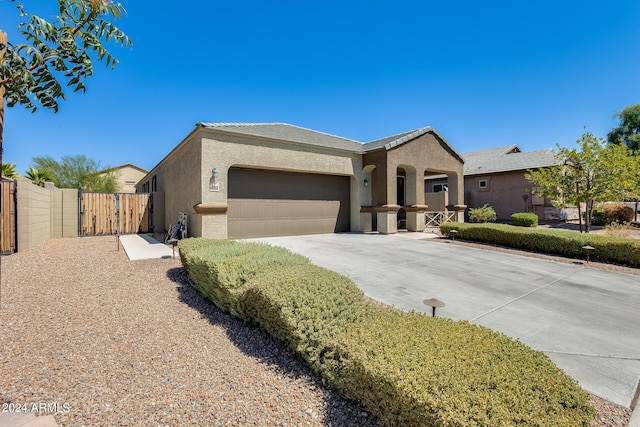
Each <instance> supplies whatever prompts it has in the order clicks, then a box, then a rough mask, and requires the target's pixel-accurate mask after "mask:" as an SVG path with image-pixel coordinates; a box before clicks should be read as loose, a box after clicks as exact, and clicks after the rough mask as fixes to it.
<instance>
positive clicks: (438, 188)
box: [433, 184, 449, 193]
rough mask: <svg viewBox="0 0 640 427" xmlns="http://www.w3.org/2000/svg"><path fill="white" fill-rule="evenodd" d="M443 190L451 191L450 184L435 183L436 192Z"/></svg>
mask: <svg viewBox="0 0 640 427" xmlns="http://www.w3.org/2000/svg"><path fill="white" fill-rule="evenodd" d="M442 191H449V186H448V185H447V184H433V192H434V193H440V192H442Z"/></svg>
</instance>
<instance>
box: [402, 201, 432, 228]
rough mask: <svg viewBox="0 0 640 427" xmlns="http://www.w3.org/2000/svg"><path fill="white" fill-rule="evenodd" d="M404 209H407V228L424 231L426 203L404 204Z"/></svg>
mask: <svg viewBox="0 0 640 427" xmlns="http://www.w3.org/2000/svg"><path fill="white" fill-rule="evenodd" d="M404 210H405V211H407V230H408V231H424V229H425V212H426V211H427V205H411V206H405V207H404Z"/></svg>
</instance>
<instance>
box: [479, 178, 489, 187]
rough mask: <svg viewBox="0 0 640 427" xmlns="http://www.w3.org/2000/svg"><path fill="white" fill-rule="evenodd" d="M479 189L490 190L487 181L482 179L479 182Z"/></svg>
mask: <svg viewBox="0 0 640 427" xmlns="http://www.w3.org/2000/svg"><path fill="white" fill-rule="evenodd" d="M478 188H482V189H485V188H489V183H488V182H487V180H486V179H481V180H480V181H478Z"/></svg>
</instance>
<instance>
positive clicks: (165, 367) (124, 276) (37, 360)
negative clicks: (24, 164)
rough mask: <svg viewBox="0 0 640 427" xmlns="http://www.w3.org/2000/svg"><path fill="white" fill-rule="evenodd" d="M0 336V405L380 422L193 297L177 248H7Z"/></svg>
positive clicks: (219, 422) (80, 421)
mask: <svg viewBox="0 0 640 427" xmlns="http://www.w3.org/2000/svg"><path fill="white" fill-rule="evenodd" d="M456 243H457V242H456ZM0 337H1V347H0V366H1V372H2V375H1V376H0V404H1V405H2V409H4V410H7V409H12V410H33V409H34V408H36V409H38V410H39V414H40V415H44V414H45V413H46V414H51V413H53V415H54V416H55V418H56V420H57V422H58V424H60V425H61V426H116V425H117V426H133V425H135V426H147V425H148V426H189V425H193V426H200V425H210V426H252V425H253V426H362V427H367V426H374V425H376V419H375V418H374V417H373V416H372V415H370V414H368V413H367V412H366V411H364V410H363V409H362V408H361V407H360V406H358V405H357V404H355V403H353V402H349V401H345V400H343V399H340V398H338V397H336V396H334V395H333V394H331V393H329V392H327V391H326V390H324V389H323V388H322V387H321V386H320V385H319V384H318V382H317V380H316V379H315V378H314V377H313V376H312V375H311V374H310V372H309V370H308V369H307V368H306V367H305V366H304V364H303V363H301V362H299V361H298V360H296V358H294V357H292V356H291V355H290V354H289V353H288V352H287V351H285V350H283V348H282V346H280V345H279V344H278V343H276V342H274V341H273V340H272V339H270V337H269V336H267V335H266V334H265V333H263V332H262V331H260V330H259V329H256V328H253V327H249V326H247V325H245V324H244V323H242V322H239V321H237V320H236V319H234V318H232V317H230V316H228V315H226V314H224V313H222V312H220V311H219V310H218V309H217V308H215V307H214V306H213V305H212V304H210V303H208V302H207V301H205V300H204V299H203V298H201V297H200V295H199V293H198V292H197V291H195V290H194V289H193V288H192V287H191V286H189V282H188V279H187V278H186V276H185V273H184V270H183V269H182V267H181V264H180V261H179V259H175V260H168V259H164V260H148V261H134V262H130V261H128V259H127V257H126V255H125V253H124V251H122V250H120V251H117V250H116V245H115V239H114V238H113V237H93V238H81V239H54V240H50V241H48V242H46V243H44V244H42V245H39V246H37V247H34V248H31V249H30V250H26V251H22V252H19V253H17V254H14V255H11V256H8V257H3V258H2V293H1V300H0ZM592 401H593V403H594V405H595V406H596V408H597V409H598V412H599V418H598V420H596V421H595V422H594V423H593V424H592V426H594V427H595V426H611V427H618V426H620V427H623V426H626V425H627V423H628V419H629V416H630V411H629V410H628V409H625V408H620V407H617V406H615V405H612V404H610V403H609V402H606V401H603V400H602V399H598V398H596V397H594V398H593V399H592Z"/></svg>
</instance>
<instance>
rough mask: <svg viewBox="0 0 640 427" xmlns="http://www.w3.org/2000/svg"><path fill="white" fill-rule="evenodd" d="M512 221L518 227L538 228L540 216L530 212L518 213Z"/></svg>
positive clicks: (513, 216)
mask: <svg viewBox="0 0 640 427" xmlns="http://www.w3.org/2000/svg"><path fill="white" fill-rule="evenodd" d="M511 221H512V222H513V225H515V226H517V227H537V226H538V215H536V214H534V213H530V212H518V213H514V214H513V215H511Z"/></svg>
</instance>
